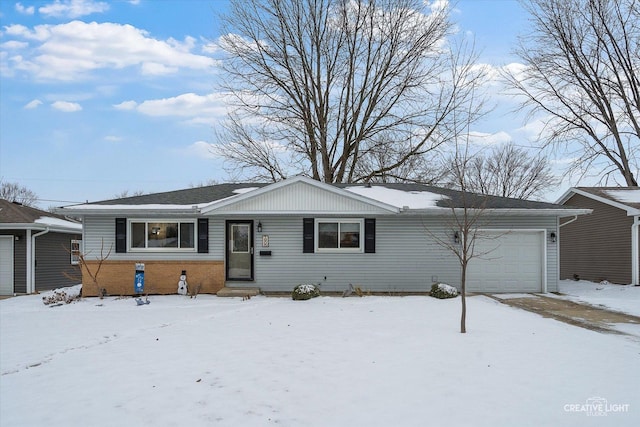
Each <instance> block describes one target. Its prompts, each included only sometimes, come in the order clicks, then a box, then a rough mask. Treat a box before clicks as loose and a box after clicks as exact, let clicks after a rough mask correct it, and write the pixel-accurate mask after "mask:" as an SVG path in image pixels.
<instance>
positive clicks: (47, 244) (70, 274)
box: [35, 232, 82, 291]
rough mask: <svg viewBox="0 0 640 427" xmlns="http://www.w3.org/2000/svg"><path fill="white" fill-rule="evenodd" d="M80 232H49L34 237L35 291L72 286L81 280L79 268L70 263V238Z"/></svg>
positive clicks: (76, 237)
mask: <svg viewBox="0 0 640 427" xmlns="http://www.w3.org/2000/svg"><path fill="white" fill-rule="evenodd" d="M81 238H82V236H81V235H80V234H66V233H55V232H50V233H47V234H44V235H42V236H39V237H36V239H35V245H36V251H35V262H36V274H35V279H36V280H35V281H36V291H44V290H50V289H56V288H60V287H64V286H73V285H77V284H79V283H81V282H82V278H81V274H80V268H79V267H78V266H77V265H72V264H71V254H70V252H69V251H70V248H71V240H72V239H81Z"/></svg>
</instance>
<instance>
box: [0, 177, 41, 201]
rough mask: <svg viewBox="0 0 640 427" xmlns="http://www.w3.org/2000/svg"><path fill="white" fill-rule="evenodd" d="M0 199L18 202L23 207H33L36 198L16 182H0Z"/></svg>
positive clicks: (31, 192)
mask: <svg viewBox="0 0 640 427" xmlns="http://www.w3.org/2000/svg"><path fill="white" fill-rule="evenodd" d="M0 199H5V200H8V201H10V202H18V203H20V204H22V205H24V206H30V207H35V206H36V202H37V201H38V196H37V195H36V193H34V192H33V191H31V190H29V189H28V188H27V187H25V186H23V185H20V184H18V183H17V182H2V181H1V180H0Z"/></svg>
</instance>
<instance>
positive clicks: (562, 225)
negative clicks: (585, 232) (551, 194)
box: [558, 215, 578, 228]
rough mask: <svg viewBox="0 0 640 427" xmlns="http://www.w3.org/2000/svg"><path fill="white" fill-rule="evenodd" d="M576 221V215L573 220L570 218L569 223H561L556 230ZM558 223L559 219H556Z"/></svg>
mask: <svg viewBox="0 0 640 427" xmlns="http://www.w3.org/2000/svg"><path fill="white" fill-rule="evenodd" d="M576 219H578V215H574V216H573V218H571V219H570V220H569V221H567V222H563V223H562V224H560V225H558V228H562V227H564V226H565V225H567V224H571V223H572V222H573V221H575V220H576ZM558 221H560V218H558Z"/></svg>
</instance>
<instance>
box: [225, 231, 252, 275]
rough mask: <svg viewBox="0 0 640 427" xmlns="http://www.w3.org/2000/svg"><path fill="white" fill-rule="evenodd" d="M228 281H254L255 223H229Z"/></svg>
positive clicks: (227, 239)
mask: <svg viewBox="0 0 640 427" xmlns="http://www.w3.org/2000/svg"><path fill="white" fill-rule="evenodd" d="M226 235H227V238H226V241H227V263H226V270H227V280H253V221H227V231H226Z"/></svg>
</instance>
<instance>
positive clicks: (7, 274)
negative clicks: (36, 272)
mask: <svg viewBox="0 0 640 427" xmlns="http://www.w3.org/2000/svg"><path fill="white" fill-rule="evenodd" d="M11 294H13V236H0V295H11Z"/></svg>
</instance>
